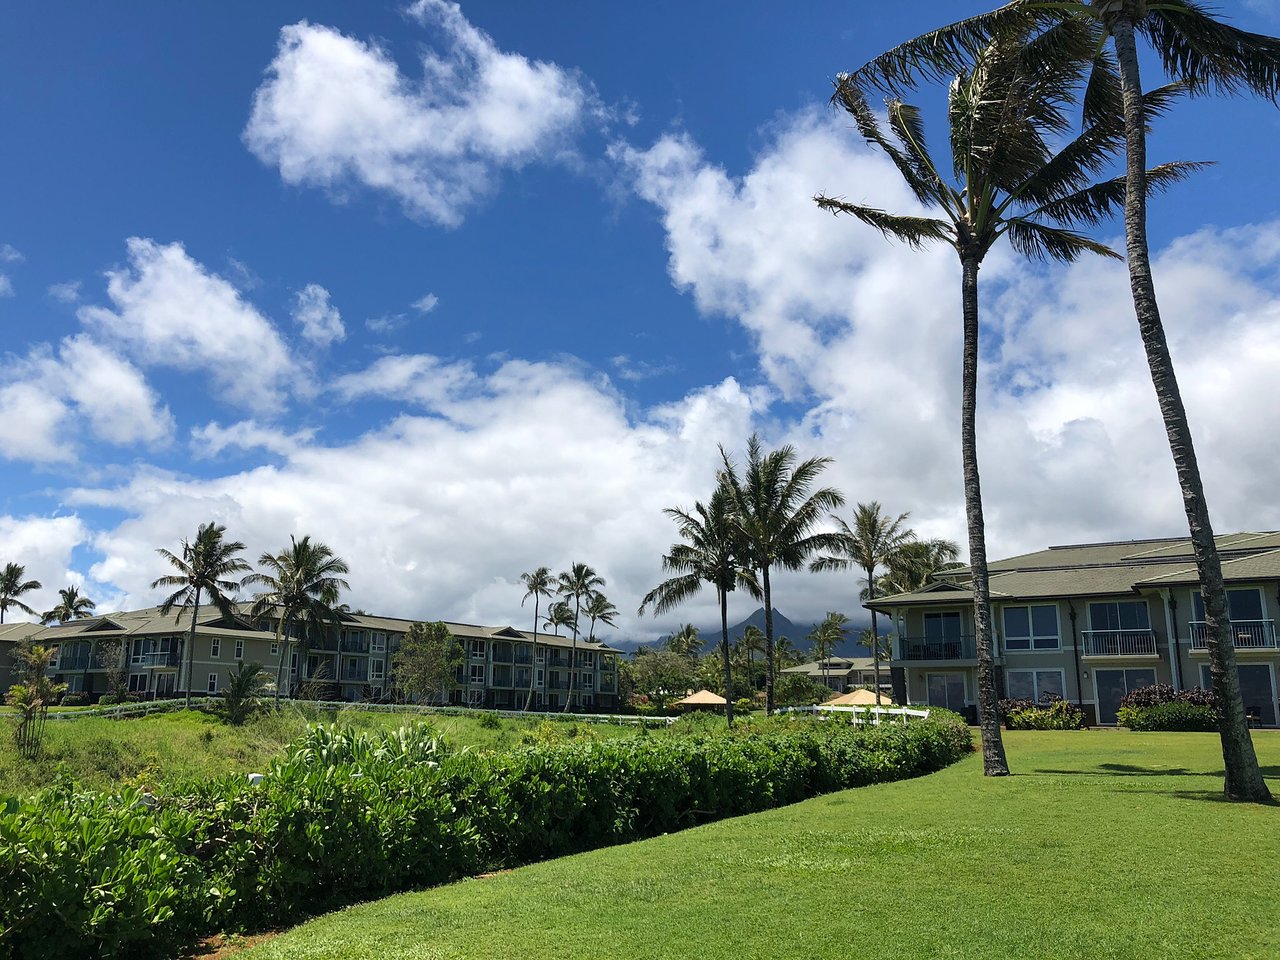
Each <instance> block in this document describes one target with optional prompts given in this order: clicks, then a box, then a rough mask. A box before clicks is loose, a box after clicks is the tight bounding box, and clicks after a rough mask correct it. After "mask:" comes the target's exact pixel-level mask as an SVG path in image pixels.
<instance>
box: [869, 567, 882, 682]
mask: <svg viewBox="0 0 1280 960" xmlns="http://www.w3.org/2000/svg"><path fill="white" fill-rule="evenodd" d="M875 574H876V571H875V568H874V567H872V568H871V569H870V570H868V571H867V599H868V600H874V599H875V598H876V584H875ZM878 623H879V622H878V621H877V620H876V611H875V608H874V607H872V609H871V664H872V669H873V670H874V671H875V675H876V706H877V707H878V706H880V630H879V626H878Z"/></svg>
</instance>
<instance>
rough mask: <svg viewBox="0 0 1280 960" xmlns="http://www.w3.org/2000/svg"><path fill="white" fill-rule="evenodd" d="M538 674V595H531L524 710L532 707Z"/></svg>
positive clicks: (527, 710)
mask: <svg viewBox="0 0 1280 960" xmlns="http://www.w3.org/2000/svg"><path fill="white" fill-rule="evenodd" d="M537 676H538V595H537V594H536V593H535V594H534V595H533V657H532V659H531V660H530V661H529V698H528V699H527V700H525V702H524V712H525V713H528V712H529V711H530V710H532V709H533V682H534V680H535V679H536V678H537Z"/></svg>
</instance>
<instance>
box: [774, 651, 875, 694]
mask: <svg viewBox="0 0 1280 960" xmlns="http://www.w3.org/2000/svg"><path fill="white" fill-rule="evenodd" d="M782 672H783V673H797V674H800V675H801V676H805V677H808V678H809V679H810V680H814V681H817V682H818V683H821V684H825V685H826V686H828V687H830V688H831V690H832V691H833V692H835V693H848V692H849V691H851V690H856V689H858V688H860V687H867V688H869V689H871V690H874V689H875V685H876V669H875V663H874V662H873V661H872V659H871V658H870V657H827V658H826V659H825V660H814V661H813V662H811V663H801V664H798V665H797V666H794V667H783V669H782ZM890 676H891V675H890V672H889V664H887V663H885V662H884V661H883V660H881V661H880V687H881V689H882V690H883V691H884V692H885V693H886V694H887V693H889V691H890Z"/></svg>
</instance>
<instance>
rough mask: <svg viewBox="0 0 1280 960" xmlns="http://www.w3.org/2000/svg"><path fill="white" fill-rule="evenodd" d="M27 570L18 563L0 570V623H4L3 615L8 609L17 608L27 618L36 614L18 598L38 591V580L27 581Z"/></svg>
mask: <svg viewBox="0 0 1280 960" xmlns="http://www.w3.org/2000/svg"><path fill="white" fill-rule="evenodd" d="M26 576H27V568H26V567H24V566H23V565H22V564H20V563H6V564H5V565H4V569H2V570H0V623H4V615H5V614H6V613H8V612H9V608H10V607H17V608H18V609H19V610H21V611H22V612H23V613H25V614H27V616H30V617H34V616H35V615H36V612H35V611H34V610H32V609H31V608H30V607H28V606H27V605H26V604H25V603H23V602H22V601H21V600H19V599H18V598H19V597H21V596H22V595H23V594H24V593H30V592H31V591H32V590H39V589H40V588H41V586H42V584H41V583H40V581H39V580H27V579H26Z"/></svg>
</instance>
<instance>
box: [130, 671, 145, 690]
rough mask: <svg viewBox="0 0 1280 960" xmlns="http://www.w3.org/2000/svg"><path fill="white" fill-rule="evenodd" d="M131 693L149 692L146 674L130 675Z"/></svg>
mask: <svg viewBox="0 0 1280 960" xmlns="http://www.w3.org/2000/svg"><path fill="white" fill-rule="evenodd" d="M129 692H130V693H146V692H147V675H146V674H145V673H131V674H129Z"/></svg>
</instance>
